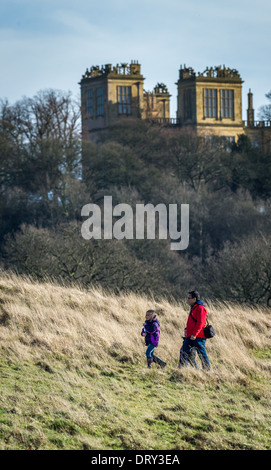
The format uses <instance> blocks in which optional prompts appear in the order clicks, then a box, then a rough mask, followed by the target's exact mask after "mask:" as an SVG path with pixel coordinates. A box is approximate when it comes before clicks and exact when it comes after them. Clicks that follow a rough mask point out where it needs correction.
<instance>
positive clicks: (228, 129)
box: [80, 61, 271, 150]
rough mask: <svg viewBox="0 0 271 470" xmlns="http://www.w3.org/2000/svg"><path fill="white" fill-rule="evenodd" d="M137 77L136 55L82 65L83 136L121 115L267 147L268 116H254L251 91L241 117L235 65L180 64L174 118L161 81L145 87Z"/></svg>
mask: <svg viewBox="0 0 271 470" xmlns="http://www.w3.org/2000/svg"><path fill="white" fill-rule="evenodd" d="M143 82H144V77H143V75H142V73H141V65H140V64H139V63H138V62H137V61H132V62H131V63H130V64H126V63H125V64H124V63H123V64H120V65H119V64H117V65H116V66H112V65H111V64H107V65H105V66H102V67H99V66H93V67H91V68H90V70H88V69H87V70H86V72H85V74H84V75H83V76H82V79H81V82H80V85H81V109H82V133H83V137H84V138H86V139H90V140H92V139H95V138H96V136H97V135H98V134H99V132H100V131H102V130H105V129H107V128H108V127H110V126H112V125H114V124H116V123H117V122H119V121H120V120H121V119H126V120H127V119H135V118H137V119H150V120H154V121H156V122H158V123H161V124H166V125H172V124H174V125H175V126H176V127H181V128H182V129H183V130H185V129H187V130H189V131H190V132H193V133H195V135H198V136H202V137H210V136H217V137H224V138H225V139H226V140H227V141H229V142H234V141H235V142H237V140H238V137H239V136H240V135H241V134H246V135H247V136H248V137H249V138H250V140H251V142H252V143H253V145H255V146H256V145H262V146H264V147H265V148H268V149H270V150H271V144H270V142H271V127H270V122H255V121H254V109H253V103H252V101H253V96H252V93H251V91H249V93H248V109H247V121H243V120H242V83H243V81H242V79H241V77H240V74H239V72H238V71H237V70H235V69H230V68H226V67H225V66H223V67H221V66H220V67H210V68H209V67H207V68H206V69H205V70H204V71H203V72H198V73H196V72H195V71H194V70H193V69H192V68H191V67H186V66H184V67H181V68H180V70H179V79H178V81H177V83H176V85H177V88H178V98H177V117H176V119H171V118H170V96H171V95H170V94H169V92H168V89H167V87H166V85H165V84H163V83H157V85H156V86H155V88H154V90H153V91H152V92H150V91H148V92H147V91H145V90H144V88H143Z"/></svg>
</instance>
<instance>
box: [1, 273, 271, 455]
mask: <svg viewBox="0 0 271 470" xmlns="http://www.w3.org/2000/svg"><path fill="white" fill-rule="evenodd" d="M207 306H208V317H209V321H210V322H211V323H212V324H213V325H214V327H215V330H216V336H215V337H214V338H213V339H212V340H208V343H207V350H208V354H209V357H210V360H211V364H212V370H211V371H210V372H208V373H205V372H202V371H201V370H200V371H197V370H195V369H192V368H187V369H184V370H183V369H182V370H179V369H178V368H177V366H178V358H179V350H180V346H181V344H182V334H183V328H184V326H185V324H186V319H187V315H188V310H189V309H188V306H187V305H186V304H185V303H183V302H182V301H180V302H176V301H175V302H174V301H171V300H166V299H157V298H150V297H147V296H139V295H136V294H133V293H129V294H120V295H116V294H110V293H106V292H105V291H103V290H101V289H90V290H88V291H87V290H85V289H80V288H79V287H78V286H73V287H68V286H61V285H59V284H57V283H54V282H52V281H48V282H44V283H39V282H36V281H33V280H31V279H29V278H27V277H22V276H16V275H14V274H8V273H4V272H2V273H0V376H1V387H2V390H1V392H2V393H1V397H0V449H28V448H35V449H60V448H61V449H73V448H74V449H82V448H83V449H270V448H271V442H270V418H271V410H270V399H271V395H270V372H271V355H270V334H271V315H270V310H268V309H265V308H260V307H257V308H256V307H255V308H251V307H248V306H241V305H239V306H238V305H236V304H235V305H233V304H232V305H231V304H229V303H227V304H222V303H216V304H214V303H208V304H207ZM150 308H154V309H155V310H156V311H157V314H158V318H159V320H160V322H161V337H160V343H159V348H158V349H157V355H159V356H160V357H161V358H162V359H164V360H166V361H167V363H168V365H167V367H166V369H165V370H160V369H159V368H153V369H152V370H151V371H149V370H148V369H147V368H146V361H145V346H144V341H143V338H142V337H141V336H140V332H141V328H142V324H143V321H144V318H145V312H146V310H148V309H150Z"/></svg>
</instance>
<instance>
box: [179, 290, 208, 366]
mask: <svg viewBox="0 0 271 470" xmlns="http://www.w3.org/2000/svg"><path fill="white" fill-rule="evenodd" d="M187 302H188V304H189V305H190V312H189V316H188V319H187V324H186V328H185V337H184V341H183V345H182V348H181V351H180V362H179V367H180V368H181V367H187V366H188V365H189V364H191V365H193V366H194V367H196V368H197V369H199V367H198V365H197V363H196V352H197V353H198V355H199V357H200V360H201V363H202V367H203V369H205V370H209V369H210V361H209V358H208V356H207V352H206V347H205V346H206V345H205V343H206V337H205V335H204V331H203V328H204V327H205V326H206V320H207V310H206V307H205V305H204V303H203V302H202V301H201V300H200V296H199V293H198V292H197V291H191V292H188V296H187Z"/></svg>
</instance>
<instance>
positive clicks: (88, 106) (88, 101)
mask: <svg viewBox="0 0 271 470" xmlns="http://www.w3.org/2000/svg"><path fill="white" fill-rule="evenodd" d="M86 112H87V114H89V115H90V116H91V117H93V90H87V91H86Z"/></svg>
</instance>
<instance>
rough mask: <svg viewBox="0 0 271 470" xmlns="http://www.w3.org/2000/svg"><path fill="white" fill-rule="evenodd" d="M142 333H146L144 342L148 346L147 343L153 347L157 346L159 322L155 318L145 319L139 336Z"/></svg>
mask: <svg viewBox="0 0 271 470" xmlns="http://www.w3.org/2000/svg"><path fill="white" fill-rule="evenodd" d="M143 333H146V335H147V336H145V344H146V346H148V345H149V344H153V345H154V346H155V347H157V346H158V343H159V336H160V322H159V320H158V319H157V318H154V319H153V320H149V321H145V323H144V325H143V328H142V331H141V336H142V335H143Z"/></svg>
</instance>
